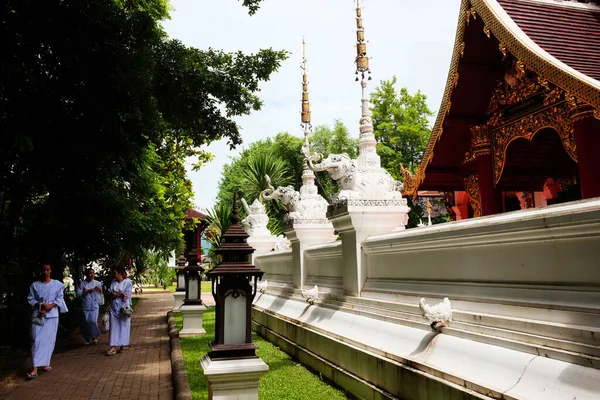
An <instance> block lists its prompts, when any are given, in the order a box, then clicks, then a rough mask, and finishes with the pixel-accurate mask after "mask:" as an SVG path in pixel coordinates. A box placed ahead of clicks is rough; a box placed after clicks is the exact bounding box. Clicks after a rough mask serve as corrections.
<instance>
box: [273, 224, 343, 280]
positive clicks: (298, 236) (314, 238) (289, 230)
mask: <svg viewBox="0 0 600 400" xmlns="http://www.w3.org/2000/svg"><path fill="white" fill-rule="evenodd" d="M284 231H285V235H286V236H287V237H288V239H289V240H290V243H291V244H292V262H293V268H294V269H293V271H294V273H293V276H294V287H295V288H297V289H303V288H304V282H306V276H307V275H308V273H307V269H306V268H304V250H305V249H306V248H307V247H309V246H312V245H315V244H323V243H327V242H331V241H334V240H336V238H337V236H336V235H335V234H334V230H333V225H332V224H331V222H329V221H328V220H309V221H306V220H301V219H298V220H294V221H293V223H292V224H286V225H285V226H284Z"/></svg>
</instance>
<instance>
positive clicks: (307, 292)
mask: <svg viewBox="0 0 600 400" xmlns="http://www.w3.org/2000/svg"><path fill="white" fill-rule="evenodd" d="M302 297H304V298H305V299H306V301H307V302H308V303H310V304H313V303H314V302H315V300H319V287H318V286H317V285H315V287H314V288H312V289H302Z"/></svg>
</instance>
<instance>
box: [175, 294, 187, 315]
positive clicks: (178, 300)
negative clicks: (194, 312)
mask: <svg viewBox="0 0 600 400" xmlns="http://www.w3.org/2000/svg"><path fill="white" fill-rule="evenodd" d="M173 298H174V300H175V303H174V304H173V312H179V308H180V307H181V305H182V304H183V299H185V292H184V291H181V292H174V293H173Z"/></svg>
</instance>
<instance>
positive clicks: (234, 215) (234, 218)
mask: <svg viewBox="0 0 600 400" xmlns="http://www.w3.org/2000/svg"><path fill="white" fill-rule="evenodd" d="M229 220H230V221H231V223H232V224H233V225H237V224H239V223H240V216H239V214H238V204H237V189H236V190H234V191H233V212H232V213H231V218H230V219H229Z"/></svg>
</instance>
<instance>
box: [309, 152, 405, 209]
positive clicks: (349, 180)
mask: <svg viewBox="0 0 600 400" xmlns="http://www.w3.org/2000/svg"><path fill="white" fill-rule="evenodd" d="M305 157H306V158H305V161H306V162H307V163H308V166H309V168H310V169H312V170H313V171H317V172H318V171H327V172H328V173H329V176H331V178H332V179H333V180H335V181H336V183H337V185H338V187H339V188H340V193H338V194H337V196H336V198H335V199H334V202H336V201H340V200H350V199H351V200H355V199H356V200H370V199H386V200H394V199H401V198H402V194H401V191H402V187H403V186H402V183H401V182H399V181H396V180H394V178H393V177H392V176H391V175H390V174H389V173H388V172H387V171H386V170H384V169H383V168H369V167H360V166H358V163H357V160H353V159H351V158H350V156H349V155H348V154H345V153H343V154H330V155H328V156H327V157H326V158H323V155H322V154H314V155H312V156H309V155H308V154H305ZM316 161H319V162H318V163H315V162H316Z"/></svg>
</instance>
